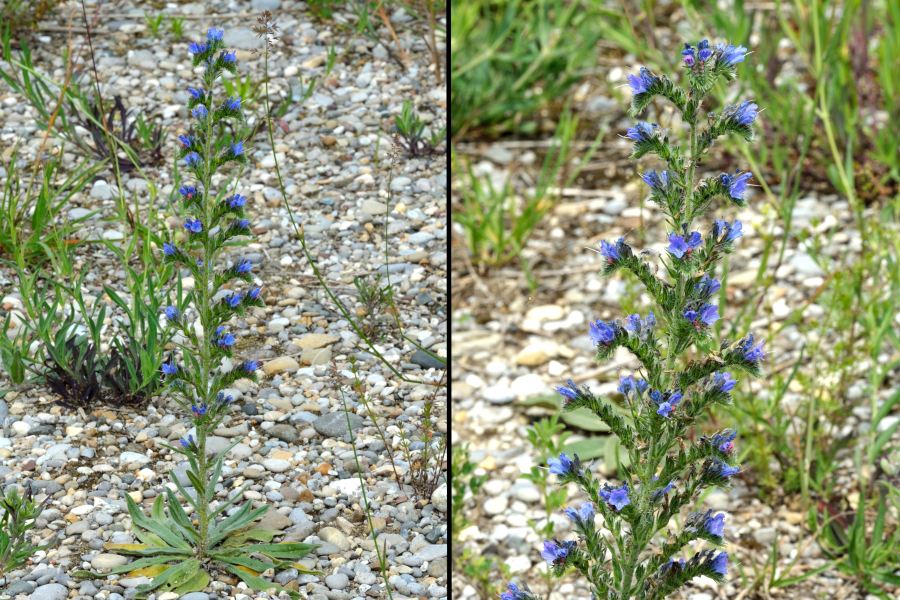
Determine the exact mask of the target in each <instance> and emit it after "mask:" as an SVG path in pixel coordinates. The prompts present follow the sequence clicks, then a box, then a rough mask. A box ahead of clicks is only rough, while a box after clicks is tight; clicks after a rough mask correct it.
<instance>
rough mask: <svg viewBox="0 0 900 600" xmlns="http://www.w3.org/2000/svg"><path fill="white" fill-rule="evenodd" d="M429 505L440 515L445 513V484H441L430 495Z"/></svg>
mask: <svg viewBox="0 0 900 600" xmlns="http://www.w3.org/2000/svg"><path fill="white" fill-rule="evenodd" d="M431 504H432V505H434V507H435V508H436V509H437V510H439V511H441V512H442V513H446V512H447V484H446V483H442V484H441V485H439V486H438V487H437V488H435V490H434V491H433V492H432V493H431Z"/></svg>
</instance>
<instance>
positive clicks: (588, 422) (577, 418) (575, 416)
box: [561, 407, 609, 433]
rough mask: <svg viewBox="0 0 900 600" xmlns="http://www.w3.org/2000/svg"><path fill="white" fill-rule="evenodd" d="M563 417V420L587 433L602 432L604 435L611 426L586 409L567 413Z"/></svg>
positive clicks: (577, 409)
mask: <svg viewBox="0 0 900 600" xmlns="http://www.w3.org/2000/svg"><path fill="white" fill-rule="evenodd" d="M561 416H562V420H563V421H564V422H565V423H566V424H567V425H571V426H572V427H578V428H579V429H584V430H585V431H600V432H604V433H605V432H607V431H609V425H607V424H606V423H604V422H603V420H602V419H601V418H600V417H598V416H597V415H595V414H594V413H592V412H591V411H590V410H588V409H587V408H585V407H582V408H576V409H575V410H570V411H566V412H564V413H562V415H561Z"/></svg>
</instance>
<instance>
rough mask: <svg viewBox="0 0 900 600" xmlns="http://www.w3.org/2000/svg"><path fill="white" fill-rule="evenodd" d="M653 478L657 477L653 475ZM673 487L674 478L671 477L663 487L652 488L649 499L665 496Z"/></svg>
mask: <svg viewBox="0 0 900 600" xmlns="http://www.w3.org/2000/svg"><path fill="white" fill-rule="evenodd" d="M653 479H654V481H655V480H656V479H658V477H657V476H655V475H654V476H653ZM673 487H675V480H674V479H673V480H672V481H670V482H669V483H667V484H666V485H665V487H661V488H659V489H657V490H654V491H653V493H652V494H650V499H651V500H659V499H660V498H662V497H663V496H665V495H666V494H668V493H669V492H671V491H672V488H673Z"/></svg>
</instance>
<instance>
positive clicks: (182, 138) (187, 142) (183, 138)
mask: <svg viewBox="0 0 900 600" xmlns="http://www.w3.org/2000/svg"><path fill="white" fill-rule="evenodd" d="M178 141H179V142H181V145H182V146H183V147H184V148H190V147H191V146H192V145H193V144H194V138H193V137H191V136H189V135H179V136H178Z"/></svg>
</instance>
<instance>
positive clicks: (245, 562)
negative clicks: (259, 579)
mask: <svg viewBox="0 0 900 600" xmlns="http://www.w3.org/2000/svg"><path fill="white" fill-rule="evenodd" d="M241 550H242V549H241ZM210 556H212V557H213V558H215V559H217V560H220V561H222V562H226V563H229V564H232V565H240V566H242V567H247V568H248V569H253V570H254V571H256V572H258V573H262V572H263V571H266V570H268V569H274V568H275V566H276V565H274V564H272V563H270V562H268V561H264V560H259V559H258V558H253V557H251V556H242V555H240V554H225V553H220V552H217V553H215V554H211V555H210Z"/></svg>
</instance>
